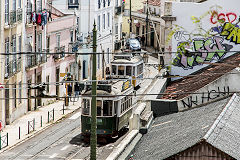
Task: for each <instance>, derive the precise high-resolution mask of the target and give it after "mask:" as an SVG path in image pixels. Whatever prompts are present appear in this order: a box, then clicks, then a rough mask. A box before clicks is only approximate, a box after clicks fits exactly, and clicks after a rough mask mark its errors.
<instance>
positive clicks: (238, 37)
mask: <svg viewBox="0 0 240 160" xmlns="http://www.w3.org/2000/svg"><path fill="white" fill-rule="evenodd" d="M220 35H221V36H226V39H227V40H230V41H231V42H235V43H236V44H240V29H239V28H238V26H235V25H233V24H231V23H225V24H224V26H223V29H222V32H221V34H220Z"/></svg>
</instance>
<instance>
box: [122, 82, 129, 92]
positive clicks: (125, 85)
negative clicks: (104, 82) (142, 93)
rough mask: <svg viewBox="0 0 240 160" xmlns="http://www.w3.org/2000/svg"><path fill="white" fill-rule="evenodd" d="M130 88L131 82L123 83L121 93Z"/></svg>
mask: <svg viewBox="0 0 240 160" xmlns="http://www.w3.org/2000/svg"><path fill="white" fill-rule="evenodd" d="M130 87H131V82H130V80H127V81H125V82H123V84H122V92H123V91H125V90H127V89H128V88H130Z"/></svg>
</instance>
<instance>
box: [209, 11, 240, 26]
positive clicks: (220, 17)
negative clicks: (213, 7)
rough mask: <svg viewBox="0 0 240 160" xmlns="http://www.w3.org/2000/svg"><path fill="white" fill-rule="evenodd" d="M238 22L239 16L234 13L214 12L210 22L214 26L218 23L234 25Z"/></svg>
mask: <svg viewBox="0 0 240 160" xmlns="http://www.w3.org/2000/svg"><path fill="white" fill-rule="evenodd" d="M236 20H237V14H236V13H233V12H228V13H226V14H225V13H218V12H217V11H212V14H211V17H210V22H211V23H212V24H217V23H218V22H220V23H225V22H229V23H233V22H235V21H236Z"/></svg>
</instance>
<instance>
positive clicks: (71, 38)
mask: <svg viewBox="0 0 240 160" xmlns="http://www.w3.org/2000/svg"><path fill="white" fill-rule="evenodd" d="M70 42H73V31H70Z"/></svg>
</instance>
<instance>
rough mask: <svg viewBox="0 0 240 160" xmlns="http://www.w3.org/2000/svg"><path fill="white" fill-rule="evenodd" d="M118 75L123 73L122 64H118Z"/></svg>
mask: <svg viewBox="0 0 240 160" xmlns="http://www.w3.org/2000/svg"><path fill="white" fill-rule="evenodd" d="M118 75H124V66H118Z"/></svg>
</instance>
